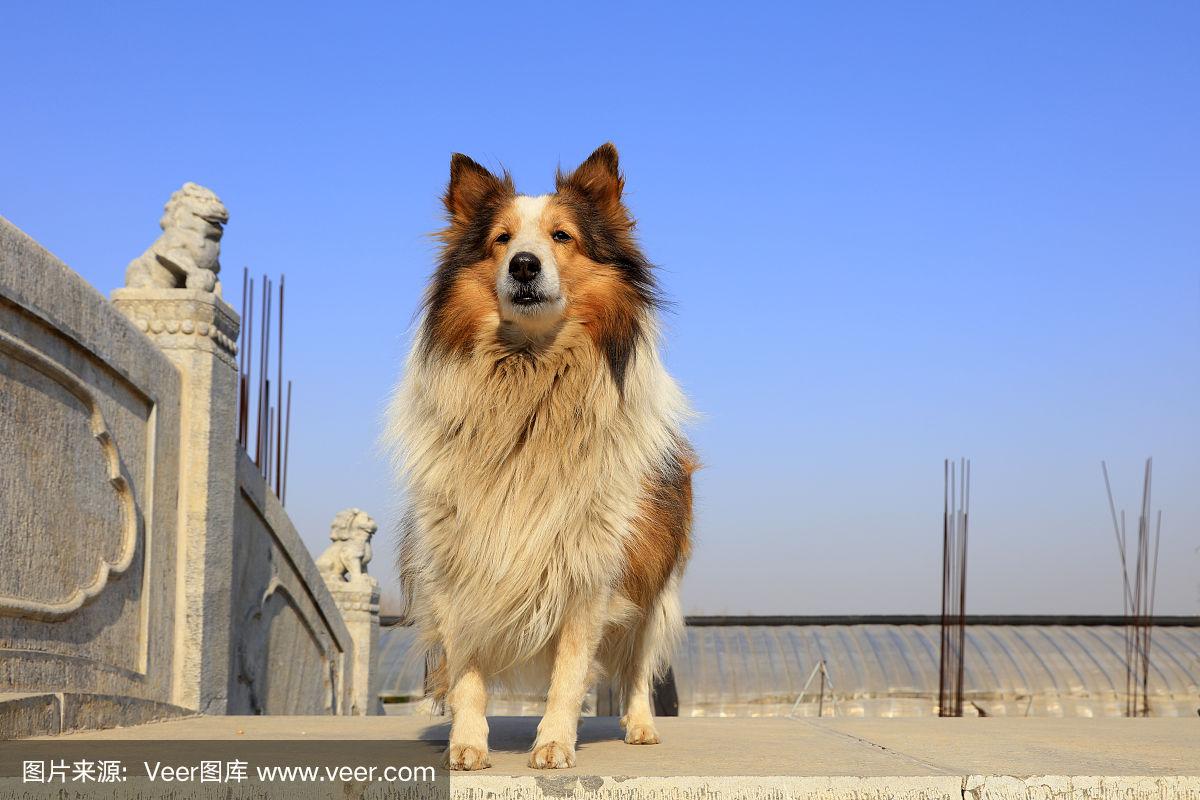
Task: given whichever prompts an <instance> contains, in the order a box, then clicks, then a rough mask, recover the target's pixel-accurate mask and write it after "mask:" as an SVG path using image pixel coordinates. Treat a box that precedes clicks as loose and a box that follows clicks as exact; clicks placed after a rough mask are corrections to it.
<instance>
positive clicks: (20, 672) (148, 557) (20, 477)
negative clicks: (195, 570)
mask: <svg viewBox="0 0 1200 800" xmlns="http://www.w3.org/2000/svg"><path fill="white" fill-rule="evenodd" d="M180 391H181V382H180V377H179V374H178V372H177V371H176V370H175V369H174V368H173V367H172V365H171V364H170V362H169V361H168V360H167V359H166V358H165V357H164V356H163V355H162V353H160V352H159V351H158V349H157V348H155V347H154V346H153V344H151V343H150V341H149V340H148V339H146V337H145V336H143V335H142V334H141V333H139V332H138V331H137V330H136V328H135V327H134V326H133V325H131V324H130V323H129V321H128V320H126V319H125V318H124V317H123V316H122V315H121V314H120V313H119V312H118V311H116V310H115V309H114V308H113V307H112V306H111V304H109V303H108V301H107V300H105V299H104V298H103V297H102V296H101V295H100V294H99V293H98V292H96V291H95V289H93V288H92V287H91V286H89V285H88V284H87V283H86V282H85V281H84V280H83V279H82V278H80V277H79V276H78V275H76V274H75V273H74V272H72V271H71V270H69V269H68V268H67V267H66V266H65V265H63V264H62V263H61V262H60V261H58V260H57V259H56V258H55V257H54V256H53V255H51V254H50V253H48V252H47V251H46V250H44V249H43V248H42V247H40V246H39V245H38V244H37V243H36V242H34V241H33V240H32V239H30V238H29V237H28V236H26V235H25V234H23V233H21V232H20V231H19V230H17V229H16V228H14V227H13V226H12V225H11V224H9V223H8V222H7V221H5V220H3V219H0V509H3V513H2V514H0V542H3V546H4V551H5V557H4V567H3V569H0V687H2V688H3V690H6V691H25V692H36V691H61V690H63V688H64V687H70V688H71V689H72V690H73V691H78V692H94V693H104V694H113V695H125V696H129V697H135V698H141V699H144V700H151V701H155V702H160V703H171V702H173V667H174V659H175V647H174V640H175V628H174V616H175V615H174V611H175V596H176V593H175V584H176V575H177V572H176V542H177V535H178V523H179V520H178V516H177V513H176V500H177V493H178V462H179V459H178V456H179V451H178V437H179V410H178V409H179V404H180Z"/></svg>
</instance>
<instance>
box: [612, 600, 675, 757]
mask: <svg viewBox="0 0 1200 800" xmlns="http://www.w3.org/2000/svg"><path fill="white" fill-rule="evenodd" d="M682 628H683V616H682V613H681V610H680V607H679V581H678V576H675V577H673V578H672V579H671V580H670V582H669V583H668V584H667V585H666V586H665V587H664V588H663V591H662V592H661V593H660V594H659V596H658V597H657V598H656V599H655V602H654V605H653V606H652V607H651V608H650V611H649V613H648V614H647V615H646V617H645V618H644V619H643V620H642V621H641V622H640V624H639V625H638V629H637V632H636V635H635V638H634V641H633V643H632V645H633V646H632V647H631V648H630V649H631V653H630V655H631V657H632V658H631V660H630V662H629V663H628V664H626V665H624V668H623V669H622V670H621V671H620V678H621V684H622V687H621V695H622V697H623V699H624V703H625V715H624V716H623V717H621V727H622V728H624V729H625V742H626V743H627V744H658V742H659V737H658V729H657V728H656V727H655V726H654V707H653V705H652V704H651V701H650V687H651V685H652V684H653V682H654V676H655V674H656V673H658V672H659V671H661V670H665V668H666V666H667V662H668V659H669V657H670V652H671V649H672V647H673V646H674V644H675V641H676V640H677V639H678V637H679V635H680V632H681V630H682Z"/></svg>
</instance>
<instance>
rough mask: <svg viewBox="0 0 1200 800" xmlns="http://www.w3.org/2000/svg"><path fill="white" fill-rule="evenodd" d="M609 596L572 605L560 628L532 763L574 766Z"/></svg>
mask: <svg viewBox="0 0 1200 800" xmlns="http://www.w3.org/2000/svg"><path fill="white" fill-rule="evenodd" d="M607 604H608V598H606V597H604V598H594V599H591V600H588V601H585V602H583V603H581V604H580V606H579V607H577V608H574V609H571V610H570V611H569V612H568V614H567V618H566V620H565V621H564V622H563V626H562V628H561V629H560V630H559V633H558V637H557V641H556V644H555V652H554V667H553V669H552V671H551V674H550V692H549V693H548V694H547V695H546V715H545V716H543V717H542V721H541V722H539V723H538V732H537V738H536V739H535V740H534V742H533V751H532V752H531V753H530V755H529V766H531V767H534V768H536V769H561V768H563V767H573V766H575V741H576V738H577V736H578V730H577V729H578V726H579V713H580V710H581V709H582V707H583V700H584V698H585V697H586V696H587V693H588V689H589V688H591V687H590V681H591V679H592V677H593V676H594V674H595V673H594V671H593V669H592V667H593V664H594V662H595V658H596V648H597V647H598V646H599V644H600V635H601V633H603V630H604V614H603V612H604V609H605V608H606V607H607Z"/></svg>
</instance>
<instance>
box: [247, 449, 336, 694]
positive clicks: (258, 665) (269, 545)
mask: <svg viewBox="0 0 1200 800" xmlns="http://www.w3.org/2000/svg"><path fill="white" fill-rule="evenodd" d="M233 563H234V575H233V586H234V598H233V643H232V645H231V647H230V656H231V663H230V671H229V674H230V686H229V713H231V714H347V713H350V706H351V704H350V691H351V681H352V678H353V676H352V673H350V672H349V671H348V666H349V664H350V663H351V659H352V657H353V652H354V651H353V648H354V642H353V639H352V637H351V635H350V631H349V630H348V629H347V627H346V623H345V621H344V620H343V618H342V613H341V611H340V610H339V609H338V607H337V605H336V604H335V602H334V598H333V597H332V596H331V595H330V593H329V590H328V589H326V587H325V583H324V581H323V580H322V578H321V574H320V572H319V571H318V570H317V566H316V564H315V563H314V561H313V558H312V555H311V554H310V553H309V552H308V549H307V547H305V545H304V542H303V541H301V539H300V535H299V533H297V532H296V529H295V528H294V527H293V526H292V523H291V520H289V519H288V516H287V513H286V512H285V511H284V510H283V506H282V505H281V504H280V503H279V500H278V499H277V498H276V497H275V495H274V494H273V493H272V492H271V491H270V489H269V487H268V486H267V485H266V480H265V479H264V478H263V477H262V475H261V473H259V472H258V470H257V468H256V467H255V466H254V464H253V463H252V462H251V461H250V460H249V458H247V457H246V455H245V454H244V453H242V454H241V455H240V457H239V460H238V498H237V504H236V506H235V509H234V559H233Z"/></svg>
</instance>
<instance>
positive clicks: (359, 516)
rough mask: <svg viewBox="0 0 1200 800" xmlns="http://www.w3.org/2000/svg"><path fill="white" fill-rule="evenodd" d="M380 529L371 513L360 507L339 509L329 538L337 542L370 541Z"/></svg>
mask: <svg viewBox="0 0 1200 800" xmlns="http://www.w3.org/2000/svg"><path fill="white" fill-rule="evenodd" d="M377 530H379V525H378V524H376V522H375V520H374V519H372V518H371V515H370V514H368V513H367V512H365V511H363V510H362V509H359V508H347V509H345V510H344V511H339V512H338V514H337V516H336V517H334V518H333V524H332V525H331V526H330V528H329V538H330V539H332V540H333V541H335V542H350V541H359V542H366V541H370V539H371V537H372V536H374V535H375V531H377Z"/></svg>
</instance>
